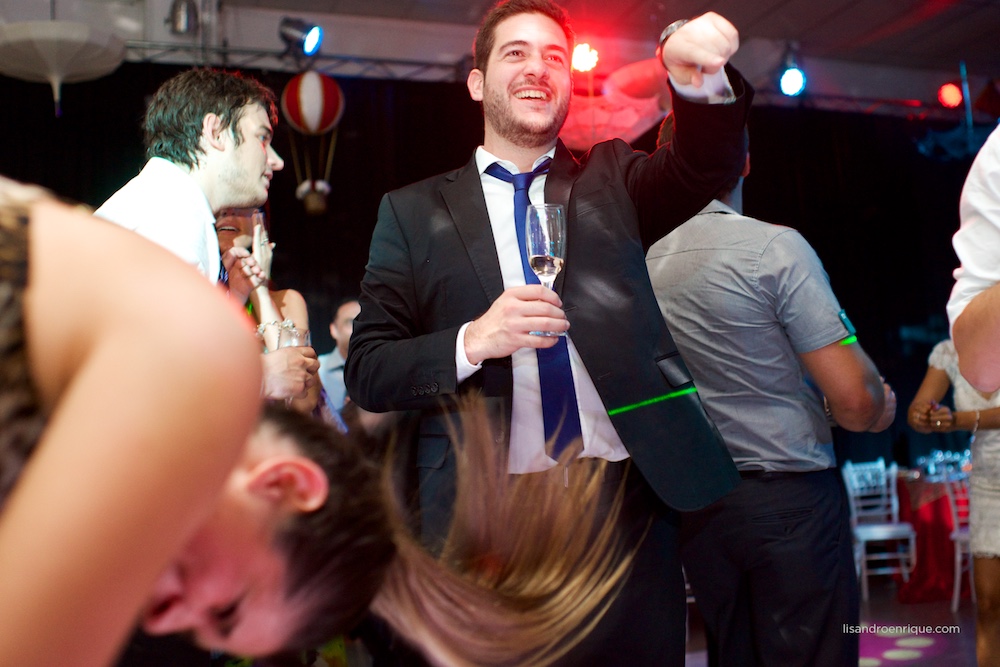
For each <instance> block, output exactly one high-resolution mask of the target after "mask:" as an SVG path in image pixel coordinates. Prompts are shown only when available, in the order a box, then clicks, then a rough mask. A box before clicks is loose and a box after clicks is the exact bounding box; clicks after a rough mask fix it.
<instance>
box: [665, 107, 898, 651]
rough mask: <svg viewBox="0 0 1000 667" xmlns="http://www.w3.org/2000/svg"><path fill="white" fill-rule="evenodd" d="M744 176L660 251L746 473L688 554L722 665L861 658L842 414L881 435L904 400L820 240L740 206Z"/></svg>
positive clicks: (689, 344) (675, 315) (688, 356)
mask: <svg viewBox="0 0 1000 667" xmlns="http://www.w3.org/2000/svg"><path fill="white" fill-rule="evenodd" d="M667 132H668V133H669V125H667ZM662 139H663V132H662V131H661V140H662ZM749 169H750V159H749V154H748V155H747V159H746V165H745V168H744V170H743V176H746V175H747V174H748V173H749ZM741 187H742V177H740V179H739V180H737V181H735V182H733V183H731V184H730V185H729V186H728V187H726V188H725V189H724V190H723V191H722V192H720V193H719V194H718V195H717V199H716V200H715V201H712V202H711V203H710V204H709V205H708V206H706V207H705V208H704V209H703V210H702V211H701V212H700V213H699V214H697V215H696V216H695V217H694V218H692V219H690V220H689V221H687V222H686V223H684V224H683V225H681V226H680V227H678V228H677V229H676V230H674V231H673V232H671V233H670V234H669V235H667V236H666V237H665V238H663V239H661V240H660V241H658V242H657V243H656V244H654V245H653V246H652V247H651V248H650V249H649V252H648V253H647V256H646V261H647V266H648V268H649V274H650V279H651V281H652V284H653V288H654V291H655V292H656V295H657V299H658V301H659V303H660V308H661V310H662V311H663V315H664V318H665V319H666V322H667V326H668V328H669V329H670V332H671V333H672V334H673V336H674V339H675V340H676V341H677V347H678V348H679V350H680V352H681V355H682V356H683V358H684V361H685V362H686V364H687V366H688V368H689V370H690V371H691V375H692V376H693V377H694V380H695V384H696V385H697V387H698V390H699V393H700V395H701V398H702V401H703V402H704V403H705V408H706V410H707V411H708V413H709V415H710V416H711V417H712V419H713V420H714V421H715V423H716V425H717V426H718V428H719V431H720V432H721V433H722V436H723V439H724V440H725V442H726V446H727V447H728V448H729V451H730V453H731V454H732V457H733V460H734V462H735V463H736V465H737V467H738V468H739V471H740V476H741V478H742V480H741V482H740V485H739V486H738V487H737V488H736V489H735V490H734V491H732V492H731V493H730V494H729V495H727V496H725V497H724V498H723V499H722V500H719V501H717V502H716V503H713V504H712V505H710V506H708V507H707V508H705V509H703V510H699V511H696V512H689V513H685V514H684V515H683V519H682V528H681V540H682V543H681V544H682V546H681V550H682V551H681V553H682V559H683V562H684V567H685V571H686V573H687V576H688V579H689V581H690V583H691V586H692V589H693V592H694V595H695V599H696V600H697V603H698V607H699V610H700V611H701V612H702V614H703V616H704V617H705V623H706V626H707V630H708V632H707V634H708V635H709V639H710V645H709V655H710V656H711V657H712V662H713V664H715V663H716V662H717V664H721V665H782V666H790V665H803V666H804V665H810V666H817V665H829V666H831V667H833V666H838V667H839V666H842V665H848V664H853V665H856V664H857V663H858V635H856V634H851V633H845V632H844V630H843V625H844V624H849V625H856V624H857V623H858V591H857V577H856V574H855V569H854V558H853V553H852V548H851V529H850V516H849V511H848V506H847V502H846V497H845V493H844V490H843V487H842V484H841V481H840V477H839V475H838V473H837V469H836V461H835V458H834V453H833V438H832V436H831V432H830V424H829V422H828V414H829V416H830V418H832V419H833V420H834V421H835V422H836V423H837V424H839V425H840V426H842V427H844V428H847V429H849V430H853V431H880V430H883V429H885V428H887V427H888V426H889V425H890V424H891V423H892V419H893V417H894V415H895V404H896V401H895V396H894V395H893V394H892V391H891V389H889V387H888V385H884V384H883V382H882V380H881V378H880V377H879V374H878V371H877V370H876V368H875V365H874V364H873V363H872V361H871V359H870V358H869V357H868V355H867V354H865V352H864V351H863V350H862V349H861V346H860V345H859V344H858V343H857V341H856V338H855V336H854V329H853V326H852V325H851V324H850V321H849V320H848V319H847V317H846V316H845V315H844V311H842V310H841V308H840V304H839V303H838V302H837V298H836V297H835V296H834V294H833V291H832V290H831V289H830V283H829V280H828V278H827V275H826V272H825V271H824V270H823V266H822V264H821V263H820V261H819V258H818V257H817V256H816V253H815V251H813V249H812V248H811V247H810V246H809V244H808V243H807V242H806V241H805V239H803V238H802V236H801V235H800V234H799V233H798V232H796V231H795V230H793V229H790V228H788V227H781V226H778V225H772V224H768V223H765V222H761V221H759V220H754V219H753V218H748V217H745V216H743V215H741V214H740V212H739V210H738V209H739V208H741V201H740V200H741V197H740V191H741Z"/></svg>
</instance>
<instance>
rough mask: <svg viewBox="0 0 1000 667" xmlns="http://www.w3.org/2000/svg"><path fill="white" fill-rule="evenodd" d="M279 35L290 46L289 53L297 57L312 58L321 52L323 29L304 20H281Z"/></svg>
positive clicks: (286, 18)
mask: <svg viewBox="0 0 1000 667" xmlns="http://www.w3.org/2000/svg"><path fill="white" fill-rule="evenodd" d="M278 34H280V35H281V39H282V40H284V42H285V44H287V45H288V51H287V52H289V53H294V54H295V56H296V57H300V56H305V57H306V58H311V57H312V56H314V55H316V54H317V53H318V52H319V47H320V45H321V44H322V43H323V28H321V27H319V26H318V25H316V24H315V23H309V22H308V21H304V20H302V19H293V18H288V17H285V18H283V19H281V25H280V27H279V28H278Z"/></svg>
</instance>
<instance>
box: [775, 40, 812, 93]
mask: <svg viewBox="0 0 1000 667" xmlns="http://www.w3.org/2000/svg"><path fill="white" fill-rule="evenodd" d="M795 49H796V46H795V45H794V44H789V45H788V51H787V52H786V53H785V60H784V67H783V68H782V70H781V75H780V77H779V79H778V87H779V88H781V92H782V93H783V94H784V95H787V96H788V97H796V96H798V95H801V94H802V92H803V91H804V90H805V89H806V74H805V72H803V71H802V68H800V67H799V65H798V63H797V62H796V60H795Z"/></svg>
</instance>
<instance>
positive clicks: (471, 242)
mask: <svg viewBox="0 0 1000 667" xmlns="http://www.w3.org/2000/svg"><path fill="white" fill-rule="evenodd" d="M449 179H451V181H450V182H449V183H446V184H445V185H444V186H443V187H442V188H441V196H442V197H444V201H445V204H446V205H447V207H448V212H449V213H451V217H452V220H453V221H454V222H455V227H456V228H457V229H458V234H459V236H461V237H462V242H463V243H465V248H466V250H467V251H468V253H469V259H470V260H471V261H472V266H473V267H474V268H475V270H476V276H477V277H478V278H479V282H480V284H481V285H482V287H483V291H484V292H485V293H486V297H487V299H489V302H490V303H493V301H495V300H496V299H497V298H498V297H499V296H500V294H502V293H503V276H502V275H501V274H500V260H499V258H498V257H497V248H496V243H495V241H494V240H493V229H492V228H491V227H490V216H489V213H487V211H486V198H485V197H484V196H483V185H482V181H481V180H480V176H479V169H478V168H477V167H476V158H475V155H473V157H472V160H471V161H470V162H469V163H468V164H467V165H465V166H464V167H462V168H461V169H459V170H458V171H456V172H454V173H453V174H450V175H449Z"/></svg>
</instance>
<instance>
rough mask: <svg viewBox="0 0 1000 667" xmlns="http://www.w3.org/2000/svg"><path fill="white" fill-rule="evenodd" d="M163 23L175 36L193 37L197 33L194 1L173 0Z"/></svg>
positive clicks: (196, 12)
mask: <svg viewBox="0 0 1000 667" xmlns="http://www.w3.org/2000/svg"><path fill="white" fill-rule="evenodd" d="M164 23H166V24H167V25H169V26H170V32H172V33H174V34H175V35H193V34H195V33H196V32H198V6H197V5H196V4H195V3H194V0H174V1H173V3H171V5H170V16H168V17H167V19H166V21H164Z"/></svg>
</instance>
